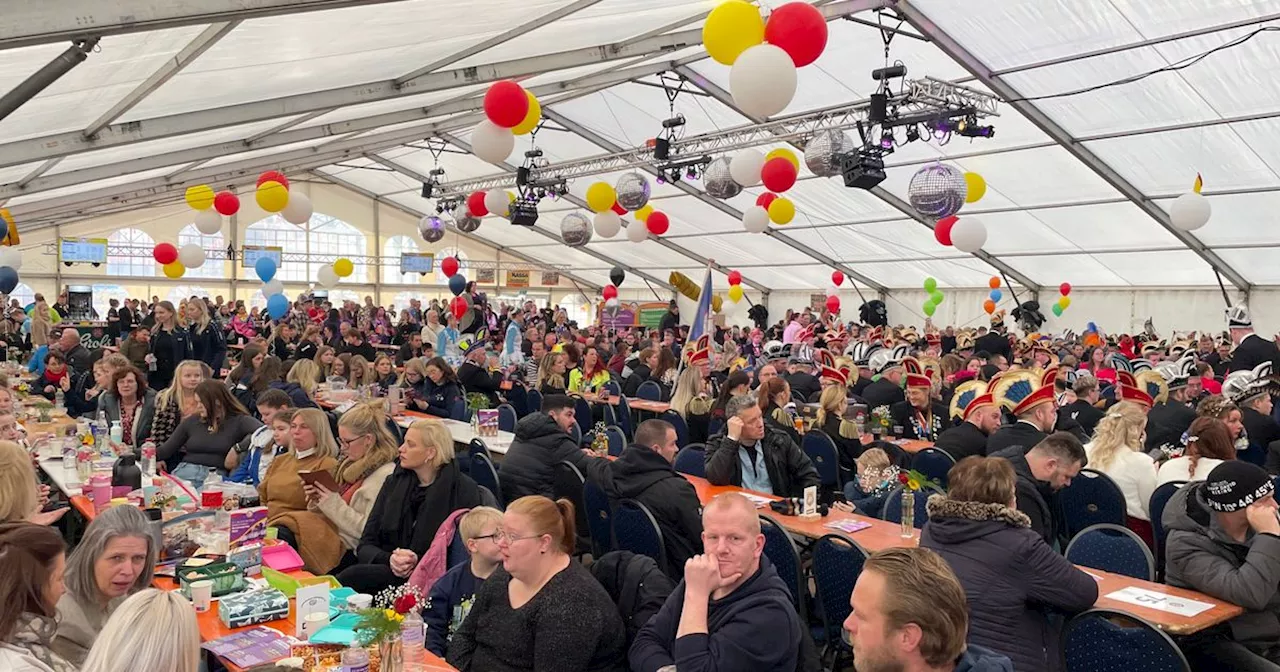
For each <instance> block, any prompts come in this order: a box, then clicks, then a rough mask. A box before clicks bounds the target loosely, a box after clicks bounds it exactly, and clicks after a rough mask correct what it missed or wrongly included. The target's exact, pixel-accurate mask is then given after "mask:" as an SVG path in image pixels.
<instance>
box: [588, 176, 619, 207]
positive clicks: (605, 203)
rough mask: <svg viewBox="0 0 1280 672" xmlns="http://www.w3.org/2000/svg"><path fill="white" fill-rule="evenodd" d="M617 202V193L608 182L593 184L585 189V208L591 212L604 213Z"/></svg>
mask: <svg viewBox="0 0 1280 672" xmlns="http://www.w3.org/2000/svg"><path fill="white" fill-rule="evenodd" d="M617 200H618V192H617V191H615V190H614V188H613V187H611V186H609V183H608V182H593V183H592V184H591V186H589V187H587V207H588V208H591V211H592V212H606V211H608V210H609V209H610V208H612V207H613V204H614V203H615V202H617Z"/></svg>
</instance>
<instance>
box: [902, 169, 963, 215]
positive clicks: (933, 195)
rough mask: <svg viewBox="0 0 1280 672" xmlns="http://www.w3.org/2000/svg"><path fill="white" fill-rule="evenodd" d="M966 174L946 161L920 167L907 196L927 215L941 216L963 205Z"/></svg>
mask: <svg viewBox="0 0 1280 672" xmlns="http://www.w3.org/2000/svg"><path fill="white" fill-rule="evenodd" d="M967 191H968V188H967V187H966V186H965V181H964V174H963V173H961V172H960V171H958V170H956V169H955V168H952V167H951V166H948V165H946V164H943V163H933V164H929V165H927V166H924V167H923V168H921V169H920V170H917V171H916V172H915V174H914V175H912V176H911V182H910V183H909V184H908V185H907V200H909V201H910V202H911V207H913V208H915V210H916V212H918V213H920V214H921V215H922V216H924V217H930V218H932V219H942V218H943V217H947V216H950V215H954V214H956V213H957V212H960V207H961V206H963V205H964V199H965V194H966V192H967Z"/></svg>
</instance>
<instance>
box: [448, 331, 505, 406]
mask: <svg viewBox="0 0 1280 672" xmlns="http://www.w3.org/2000/svg"><path fill="white" fill-rule="evenodd" d="M487 343H488V341H485V340H484V339H480V338H477V339H475V340H473V341H472V342H470V343H468V344H466V346H465V347H464V349H463V355H462V356H463V357H464V358H465V359H464V360H463V362H462V365H461V366H459V367H458V382H460V383H462V386H463V387H464V388H465V389H466V391H467V394H473V393H475V394H483V395H485V396H486V397H488V398H489V407H490V408H497V407H498V403H499V401H498V390H500V389H502V373H500V372H497V371H494V372H492V373H490V372H489V370H488V369H487V368H486V366H487V364H488V358H489V351H488V349H486V347H485V346H486V344H487Z"/></svg>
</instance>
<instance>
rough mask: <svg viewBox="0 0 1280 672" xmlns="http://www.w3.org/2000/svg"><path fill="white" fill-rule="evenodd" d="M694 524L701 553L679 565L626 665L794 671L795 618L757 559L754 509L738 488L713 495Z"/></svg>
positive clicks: (764, 561) (759, 537) (641, 669)
mask: <svg viewBox="0 0 1280 672" xmlns="http://www.w3.org/2000/svg"><path fill="white" fill-rule="evenodd" d="M702 528H703V529H702V542H703V544H704V545H705V547H706V550H707V552H708V555H697V556H694V557H693V558H691V559H690V560H689V561H688V562H687V563H686V564H685V569H684V580H683V581H681V582H680V585H678V586H676V589H675V591H674V592H672V593H671V596H670V597H668V598H667V601H666V603H665V604H663V605H662V609H661V610H659V611H658V613H657V614H656V615H654V617H653V618H651V619H649V622H648V623H646V624H645V626H644V627H643V628H641V629H640V633H639V634H638V635H636V640H635V642H634V643H633V644H632V645H631V652H630V654H629V656H628V660H629V662H630V663H631V669H632V670H634V671H635V672H657V671H658V670H663V669H664V668H665V669H678V670H680V672H696V671H701V670H708V671H710V670H752V672H770V671H777V672H794V670H795V669H796V662H797V659H798V657H799V655H800V638H801V636H802V634H803V632H802V630H801V625H800V617H799V616H797V615H796V610H795V607H794V606H792V604H791V593H790V591H788V590H787V584H785V583H783V581H782V578H781V577H779V576H778V572H777V570H775V569H774V568H773V565H772V564H770V563H769V560H768V558H765V557H761V553H762V552H763V550H764V535H763V534H761V533H760V518H759V517H758V516H757V514H756V509H755V506H754V505H753V504H752V503H751V501H750V500H748V499H747V498H746V497H743V496H742V495H740V494H738V493H725V494H722V495H718V496H717V497H716V498H715V499H713V500H711V502H710V503H709V504H707V508H706V509H704V510H703V512H702Z"/></svg>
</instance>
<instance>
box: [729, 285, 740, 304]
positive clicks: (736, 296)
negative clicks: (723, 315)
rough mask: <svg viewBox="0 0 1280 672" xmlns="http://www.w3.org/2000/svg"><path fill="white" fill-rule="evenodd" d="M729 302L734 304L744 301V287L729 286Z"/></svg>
mask: <svg viewBox="0 0 1280 672" xmlns="http://www.w3.org/2000/svg"><path fill="white" fill-rule="evenodd" d="M729 300H730V301H732V302H734V303H737V302H739V301H741V300H742V285H730V286H729Z"/></svg>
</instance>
